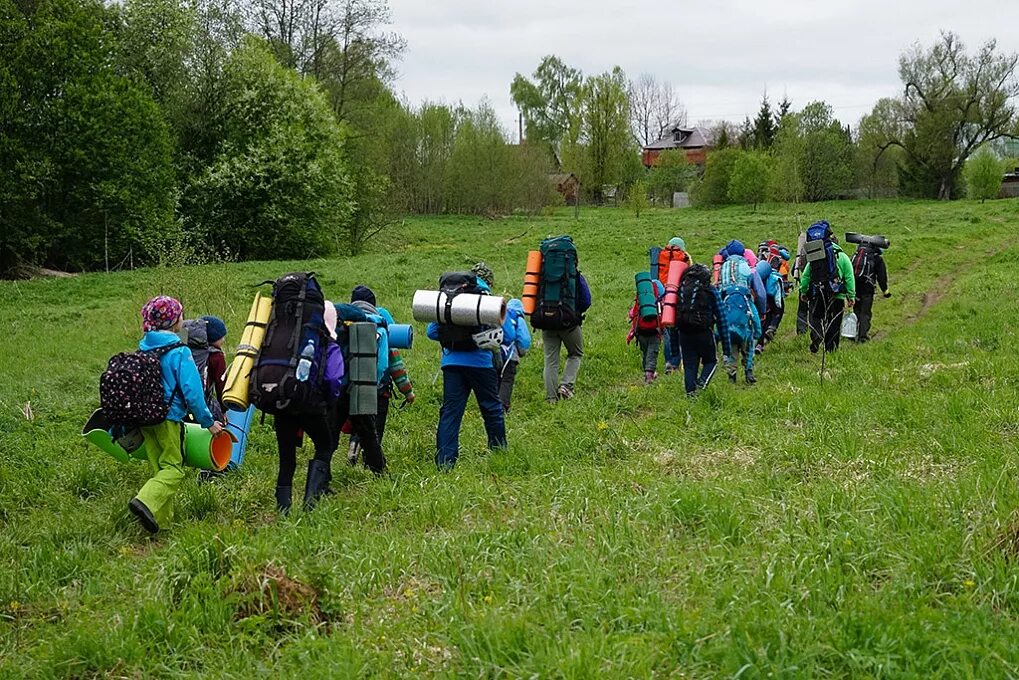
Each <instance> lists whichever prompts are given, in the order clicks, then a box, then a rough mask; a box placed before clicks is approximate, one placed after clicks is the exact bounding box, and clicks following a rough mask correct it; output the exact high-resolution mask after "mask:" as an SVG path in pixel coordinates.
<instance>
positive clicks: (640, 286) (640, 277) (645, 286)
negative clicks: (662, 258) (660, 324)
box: [633, 272, 658, 321]
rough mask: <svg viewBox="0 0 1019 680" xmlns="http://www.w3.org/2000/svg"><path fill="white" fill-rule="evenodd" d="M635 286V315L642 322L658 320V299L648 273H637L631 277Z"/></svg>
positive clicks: (652, 280)
mask: <svg viewBox="0 0 1019 680" xmlns="http://www.w3.org/2000/svg"><path fill="white" fill-rule="evenodd" d="M633 279H634V282H635V283H636V284H637V313H638V314H640V318H641V319H643V320H644V321H654V320H655V319H657V318H658V297H657V296H656V295H655V284H654V279H652V278H651V274H650V273H648V272H637V273H636V274H634V276H633Z"/></svg>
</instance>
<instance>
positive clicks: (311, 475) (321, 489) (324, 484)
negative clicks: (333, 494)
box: [304, 459, 332, 511]
mask: <svg viewBox="0 0 1019 680" xmlns="http://www.w3.org/2000/svg"><path fill="white" fill-rule="evenodd" d="M331 479H332V475H331V474H330V473H329V463H326V462H325V461H321V460H314V459H312V460H310V461H309V462H308V479H307V481H306V482H305V484H304V509H305V510H306V511H307V510H312V509H313V508H314V507H315V503H317V502H318V499H319V497H321V496H322V495H323V494H325V493H326V490H327V489H328V488H329V480H331Z"/></svg>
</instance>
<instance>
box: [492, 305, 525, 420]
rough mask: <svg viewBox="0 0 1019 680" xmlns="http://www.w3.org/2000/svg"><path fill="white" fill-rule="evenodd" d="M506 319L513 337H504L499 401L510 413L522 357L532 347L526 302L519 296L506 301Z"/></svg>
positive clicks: (505, 410) (507, 335)
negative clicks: (525, 312)
mask: <svg viewBox="0 0 1019 680" xmlns="http://www.w3.org/2000/svg"><path fill="white" fill-rule="evenodd" d="M506 321H507V322H508V324H509V325H508V328H512V329H513V333H512V337H511V335H510V334H509V333H506V334H505V335H504V336H503V339H502V372H501V374H500V375H499V401H501V402H502V409H503V411H504V412H505V413H509V410H510V404H511V403H512V401H513V385H514V383H515V382H516V380H517V368H518V367H519V365H520V359H521V357H523V356H524V355H525V354H527V352H528V351H529V350H530V349H531V331H530V329H529V328H528V327H527V319H526V318H525V315H524V304H523V302H521V301H520V300H518V299H517V298H513V299H511V300H510V301H509V302H507V303H506Z"/></svg>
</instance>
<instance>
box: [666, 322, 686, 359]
mask: <svg viewBox="0 0 1019 680" xmlns="http://www.w3.org/2000/svg"><path fill="white" fill-rule="evenodd" d="M662 337H663V339H664V340H665V363H666V364H669V365H670V366H672V367H673V368H679V362H680V361H682V360H683V350H682V348H681V345H680V342H679V329H678V328H666V329H665V332H664V333H663V334H662Z"/></svg>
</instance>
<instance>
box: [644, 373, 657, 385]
mask: <svg viewBox="0 0 1019 680" xmlns="http://www.w3.org/2000/svg"><path fill="white" fill-rule="evenodd" d="M657 377H658V374H657V373H655V372H654V371H644V384H645V385H650V384H651V383H653V382H654V381H655V378H657Z"/></svg>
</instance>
